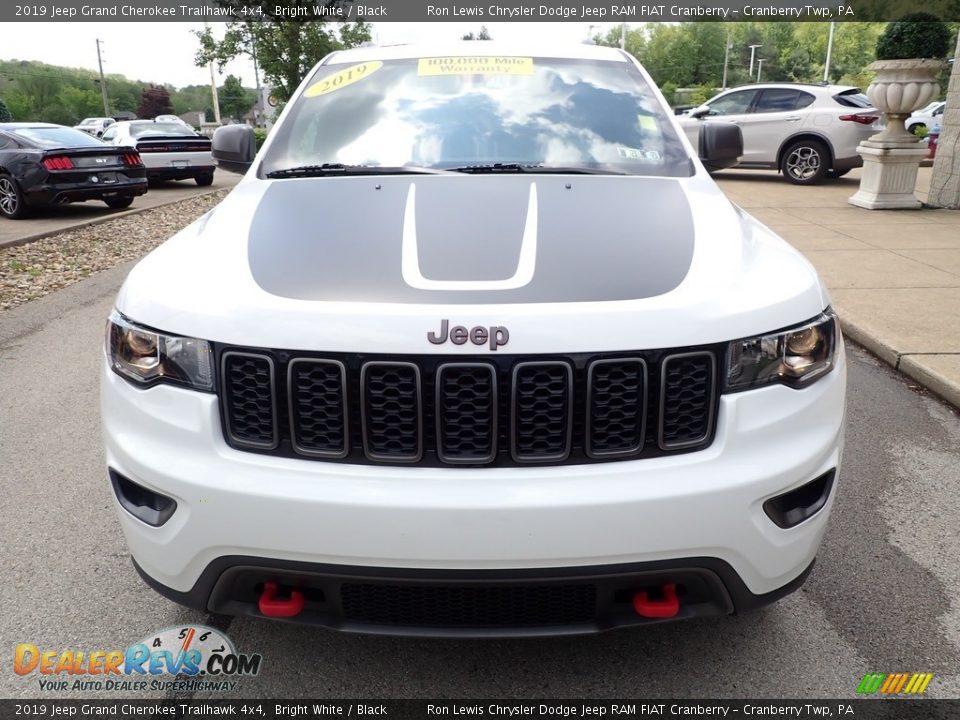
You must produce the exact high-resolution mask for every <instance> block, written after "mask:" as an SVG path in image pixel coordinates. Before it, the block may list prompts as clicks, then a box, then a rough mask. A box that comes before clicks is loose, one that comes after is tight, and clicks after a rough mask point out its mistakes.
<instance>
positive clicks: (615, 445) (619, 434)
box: [586, 358, 647, 457]
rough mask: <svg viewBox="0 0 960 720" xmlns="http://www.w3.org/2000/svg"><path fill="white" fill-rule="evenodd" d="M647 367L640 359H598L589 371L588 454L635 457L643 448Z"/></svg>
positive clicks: (594, 455)
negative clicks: (633, 455)
mask: <svg viewBox="0 0 960 720" xmlns="http://www.w3.org/2000/svg"><path fill="white" fill-rule="evenodd" d="M646 417H647V364H646V363H645V362H644V361H643V360H642V359H641V358H618V359H615V360H596V361H595V362H593V363H591V364H590V368H589V369H588V371H587V448H586V450H587V453H588V454H589V455H590V456H591V457H611V456H616V455H632V454H634V453H638V452H640V451H641V450H642V449H643V441H644V437H645V435H646Z"/></svg>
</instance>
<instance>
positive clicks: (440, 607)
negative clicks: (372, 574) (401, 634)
mask: <svg viewBox="0 0 960 720" xmlns="http://www.w3.org/2000/svg"><path fill="white" fill-rule="evenodd" d="M596 595H597V593H596V588H595V587H594V586H593V585H591V584H587V583H584V584H575V585H519V586H518V585H499V586H498V585H450V586H447V585H380V584H359V583H348V584H345V585H343V586H342V591H341V601H342V603H343V613H344V616H345V618H346V619H347V620H349V621H353V622H361V623H372V624H377V625H409V626H429V627H478V628H479V627H531V626H550V625H573V624H577V623H587V622H590V621H591V620H592V619H593V618H594V617H595V615H596V612H597V599H596Z"/></svg>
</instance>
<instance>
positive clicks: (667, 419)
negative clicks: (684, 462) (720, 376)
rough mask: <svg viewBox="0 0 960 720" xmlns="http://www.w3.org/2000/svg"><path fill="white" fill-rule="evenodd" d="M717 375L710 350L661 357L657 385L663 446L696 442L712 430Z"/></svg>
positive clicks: (661, 442)
mask: <svg viewBox="0 0 960 720" xmlns="http://www.w3.org/2000/svg"><path fill="white" fill-rule="evenodd" d="M716 375H717V368H716V362H715V360H714V356H713V354H712V353H708V352H693V353H680V354H677V355H670V356H668V357H666V358H664V360H663V364H662V367H661V385H660V434H659V445H660V447H661V448H662V449H664V450H675V449H678V448H684V447H690V446H693V445H699V444H700V443H702V442H703V441H704V440H706V439H707V438H708V437H709V436H710V434H711V433H712V432H713V404H714V403H713V394H714V392H715V390H714V388H715V387H716V384H717V382H716Z"/></svg>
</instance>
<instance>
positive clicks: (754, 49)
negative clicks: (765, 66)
mask: <svg viewBox="0 0 960 720" xmlns="http://www.w3.org/2000/svg"><path fill="white" fill-rule="evenodd" d="M761 47H763V45H751V46H750V73H749V75H750V79H751V80H752V79H753V54H754V53H755V52H756V51H757V48H761Z"/></svg>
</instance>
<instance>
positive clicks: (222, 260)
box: [102, 42, 845, 635]
mask: <svg viewBox="0 0 960 720" xmlns="http://www.w3.org/2000/svg"><path fill="white" fill-rule="evenodd" d="M253 147H254V145H253V138H252V131H250V130H249V128H244V127H242V126H229V127H225V128H222V129H220V130H218V133H217V135H216V137H215V138H214V156H215V157H216V158H218V160H219V163H220V165H221V166H222V167H224V168H227V169H231V168H232V169H240V170H245V171H246V174H245V176H244V178H243V180H242V181H241V182H240V183H239V184H238V185H237V186H236V188H235V189H234V190H233V191H232V192H231V193H230V195H229V196H228V197H227V198H226V199H225V200H224V201H223V202H222V203H220V205H219V206H217V207H216V208H215V209H214V210H212V211H211V212H209V213H207V214H206V215H204V216H203V217H202V218H200V219H199V220H197V221H196V222H194V223H193V224H192V225H190V226H188V227H187V228H185V229H184V230H183V231H181V232H179V233H178V234H177V235H175V236H174V237H173V238H171V239H170V240H169V241H168V242H166V243H165V244H164V245H162V246H161V247H159V248H158V249H156V250H155V251H154V252H152V253H151V254H150V255H148V256H147V257H146V258H144V259H143V260H142V261H141V262H140V263H139V264H138V265H137V266H136V267H135V268H134V269H133V270H132V271H131V273H130V275H129V277H128V278H127V280H126V282H125V284H124V285H123V288H122V290H121V291H120V293H119V296H118V297H117V300H116V307H115V310H114V311H113V313H112V315H111V317H110V319H109V322H108V327H107V338H106V348H105V350H106V352H105V354H106V362H105V363H104V368H103V373H102V413H103V427H104V432H105V440H106V462H107V467H108V476H109V479H110V482H111V485H112V490H113V493H114V496H115V499H116V507H117V510H118V514H119V517H120V522H121V524H122V526H123V530H124V532H125V534H126V537H127V541H128V543H129V547H130V550H131V553H132V555H133V560H134V562H135V564H136V567H137V569H138V571H139V572H140V573H141V575H142V576H143V578H144V579H145V581H146V582H147V583H148V584H149V585H150V586H152V587H153V588H154V589H156V590H158V591H159V592H161V593H163V594H164V595H166V596H167V597H169V598H171V599H173V600H175V601H177V602H180V603H183V604H186V605H189V606H192V607H195V608H199V609H205V610H208V611H211V612H217V613H227V614H238V615H252V616H257V617H268V618H282V619H285V620H287V621H292V622H305V623H314V624H320V625H326V626H328V627H333V628H339V629H342V630H350V631H358V632H375V633H397V634H439V635H449V634H459V635H491V634H493V635H497V634H500V635H503V634H508V635H509V634H557V633H585V632H596V631H600V630H606V629H610V628H613V627H618V626H626V625H639V624H645V623H654V622H661V621H664V620H670V619H679V618H690V617H695V616H705V615H717V614H726V613H731V612H743V611H746V610H750V609H752V608H756V607H758V606H760V605H763V604H765V603H769V602H772V601H773V600H776V599H777V598H779V597H782V596H783V595H785V594H787V593H789V592H791V591H793V590H795V589H796V588H797V587H799V586H800V584H801V583H802V582H803V581H804V579H805V578H806V577H807V574H808V573H809V572H810V569H811V567H812V565H813V562H814V557H815V555H816V552H817V547H818V545H819V543H820V540H821V537H822V535H823V533H824V530H825V528H826V526H827V517H828V514H829V511H830V507H831V505H832V502H833V498H834V495H835V488H836V481H837V473H838V468H839V465H840V453H841V445H842V439H843V422H844V385H845V364H844V355H843V345H842V340H841V337H840V332H839V329H838V325H837V320H836V317H835V315H834V314H833V312H832V311H831V309H830V301H829V299H828V297H827V293H826V291H825V289H824V287H823V284H822V283H821V281H820V280H819V278H818V277H817V274H816V273H815V272H814V270H813V268H812V267H811V265H810V264H809V263H808V262H807V261H806V260H805V259H804V258H803V257H802V256H801V255H800V254H799V253H798V252H796V251H795V250H794V249H793V248H791V247H790V246H789V245H788V244H787V243H785V242H784V241H783V240H781V239H780V238H778V237H777V236H776V235H774V234H773V233H772V232H771V231H770V230H768V229H767V228H765V227H764V226H763V225H761V224H760V223H759V222H757V221H756V220H754V219H753V218H751V217H750V216H749V215H747V214H746V213H745V212H743V211H742V210H741V209H739V208H737V207H736V206H734V205H732V204H731V203H730V202H729V201H728V200H727V198H726V197H725V196H724V195H723V194H722V193H721V192H720V190H719V189H718V188H717V186H716V185H715V184H714V182H713V180H712V179H711V178H710V176H709V175H708V174H707V173H706V171H705V170H704V167H703V165H702V163H701V161H700V160H699V159H698V155H697V152H696V151H695V150H694V148H693V147H692V146H691V145H690V143H689V142H688V140H687V139H686V138H685V137H684V135H683V132H682V131H681V130H680V128H679V126H678V124H677V122H676V120H675V118H674V116H673V115H672V113H671V112H670V110H669V107H668V106H667V105H666V103H665V102H664V100H663V97H662V96H661V94H660V93H659V91H657V89H656V88H655V87H654V85H653V83H652V81H651V80H650V78H649V76H648V75H647V73H646V72H645V71H644V70H643V68H642V67H641V66H640V65H639V64H638V63H637V62H636V61H635V60H634V59H633V58H632V57H630V56H629V55H627V54H625V53H623V52H621V51H620V50H616V49H612V48H601V47H596V46H586V45H582V46H573V47H567V46H559V47H540V48H531V47H528V46H513V45H506V44H500V43H479V42H470V43H458V44H452V45H449V46H438V45H437V46H430V47H422V48H418V47H415V46H405V47H390V48H362V49H355V50H349V51H344V52H337V53H334V54H332V55H330V56H328V57H326V58H325V59H324V60H323V61H321V62H320V63H319V64H318V65H317V66H316V67H315V68H314V69H313V70H312V71H311V72H310V73H309V75H308V77H307V78H306V79H305V80H304V82H303V84H302V85H301V86H300V88H299V89H298V90H297V91H296V92H295V93H294V95H293V97H292V98H291V99H290V101H289V102H288V103H287V106H286V109H285V110H284V112H283V114H282V117H281V118H280V119H279V121H278V124H277V125H276V126H275V127H274V128H273V130H272V132H271V134H270V136H269V138H268V140H267V142H266V143H265V145H264V147H263V148H262V150H261V151H260V153H259V154H258V155H257V156H256V158H254V152H253ZM741 149H742V148H741V141H740V132H739V130H738V129H737V128H736V127H735V126H732V125H728V124H724V123H716V124H713V123H711V124H705V126H704V128H703V132H702V133H701V137H700V154H701V155H702V157H703V158H704V160H705V161H707V162H710V163H711V164H713V165H723V164H727V165H729V164H731V163H734V162H736V158H737V157H738V156H739V154H740V152H741Z"/></svg>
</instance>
